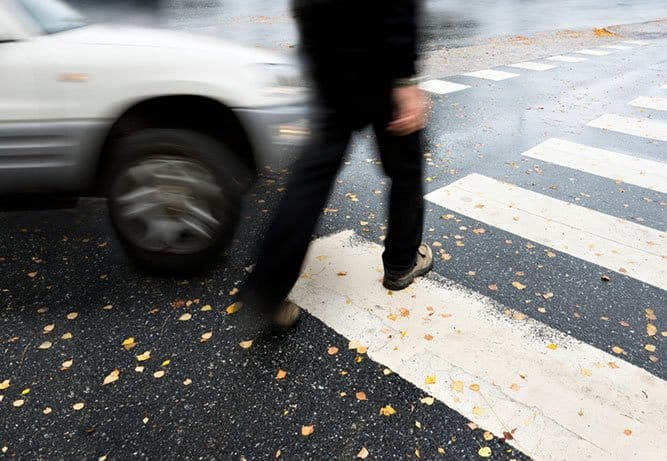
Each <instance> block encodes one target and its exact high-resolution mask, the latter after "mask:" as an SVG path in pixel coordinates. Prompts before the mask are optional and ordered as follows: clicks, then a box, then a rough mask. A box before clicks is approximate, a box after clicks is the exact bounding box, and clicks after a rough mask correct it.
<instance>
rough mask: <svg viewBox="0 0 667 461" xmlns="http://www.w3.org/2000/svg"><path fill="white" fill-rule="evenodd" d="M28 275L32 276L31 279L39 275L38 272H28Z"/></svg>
mask: <svg viewBox="0 0 667 461" xmlns="http://www.w3.org/2000/svg"><path fill="white" fill-rule="evenodd" d="M27 275H28V277H30V278H31V279H34V278H35V277H36V276H37V272H28V274H27Z"/></svg>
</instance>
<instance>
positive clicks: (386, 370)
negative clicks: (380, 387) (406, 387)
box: [382, 368, 393, 376]
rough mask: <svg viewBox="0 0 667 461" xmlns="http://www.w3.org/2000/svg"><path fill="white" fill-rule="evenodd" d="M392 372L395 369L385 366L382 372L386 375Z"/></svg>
mask: <svg viewBox="0 0 667 461" xmlns="http://www.w3.org/2000/svg"><path fill="white" fill-rule="evenodd" d="M392 373H393V371H391V370H390V369H389V368H385V369H384V370H382V374H384V375H385V376H389V375H390V374H392Z"/></svg>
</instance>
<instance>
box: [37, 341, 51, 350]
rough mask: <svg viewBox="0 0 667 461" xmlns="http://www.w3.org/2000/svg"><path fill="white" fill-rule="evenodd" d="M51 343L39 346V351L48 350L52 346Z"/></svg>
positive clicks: (45, 342) (47, 342)
mask: <svg viewBox="0 0 667 461" xmlns="http://www.w3.org/2000/svg"><path fill="white" fill-rule="evenodd" d="M52 345H53V344H51V341H44V342H43V343H42V344H40V345H39V347H38V349H48V348H50V347H51V346H52Z"/></svg>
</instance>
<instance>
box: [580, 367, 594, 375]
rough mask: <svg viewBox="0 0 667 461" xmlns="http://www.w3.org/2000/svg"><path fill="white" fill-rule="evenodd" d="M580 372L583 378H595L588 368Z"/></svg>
mask: <svg viewBox="0 0 667 461" xmlns="http://www.w3.org/2000/svg"><path fill="white" fill-rule="evenodd" d="M579 371H580V372H581V375H582V376H586V377H590V376H593V373H592V372H591V370H589V369H588V368H582V369H581V370H579Z"/></svg>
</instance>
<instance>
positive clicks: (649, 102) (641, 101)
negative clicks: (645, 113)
mask: <svg viewBox="0 0 667 461" xmlns="http://www.w3.org/2000/svg"><path fill="white" fill-rule="evenodd" d="M628 104H630V105H631V106H636V107H643V108H646V109H653V110H667V98H654V97H652V96H640V97H638V98H637V99H633V100H632V101H630V102H629V103H628Z"/></svg>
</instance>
